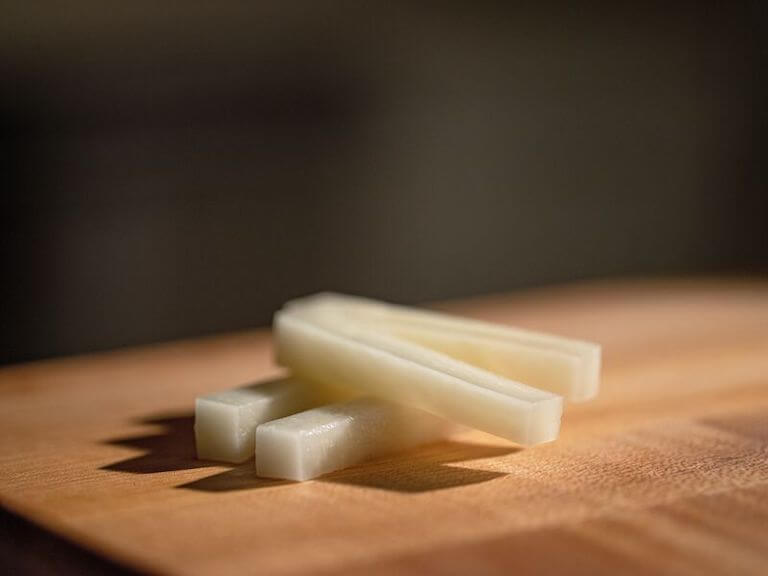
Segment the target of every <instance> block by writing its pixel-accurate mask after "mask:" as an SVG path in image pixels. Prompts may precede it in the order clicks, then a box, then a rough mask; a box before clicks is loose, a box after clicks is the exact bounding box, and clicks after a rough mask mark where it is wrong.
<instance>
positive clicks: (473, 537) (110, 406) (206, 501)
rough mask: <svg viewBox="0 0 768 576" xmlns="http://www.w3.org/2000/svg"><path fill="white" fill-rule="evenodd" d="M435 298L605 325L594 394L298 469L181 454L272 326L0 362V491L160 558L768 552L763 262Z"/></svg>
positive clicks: (594, 567) (746, 568) (612, 568)
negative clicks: (198, 417) (541, 412)
mask: <svg viewBox="0 0 768 576" xmlns="http://www.w3.org/2000/svg"><path fill="white" fill-rule="evenodd" d="M438 307H439V308H442V309H445V310H450V311H452V312H455V313H460V314H465V315H467V316H473V317H477V318H484V319H488V320H493V321H497V322H503V323H511V324H516V325H519V326H525V327H531V328H536V329H541V330H548V331H554V332H558V333H562V334H565V335H570V336H576V337H583V338H587V339H591V340H595V341H598V342H600V343H602V344H603V347H604V348H603V350H604V352H603V353H604V364H603V380H602V390H601V393H600V396H599V398H598V399H597V400H596V401H594V402H591V403H588V404H583V405H572V406H568V407H567V410H566V414H565V417H564V420H563V427H562V434H561V437H560V439H559V440H558V441H557V442H555V443H552V444H547V445H542V446H537V447H534V448H530V449H525V450H521V449H519V448H517V447H516V446H514V445H512V444H509V443H507V442H505V441H503V440H500V439H497V438H494V437H491V436H488V435H485V434H482V433H479V432H466V433H462V434H460V435H458V436H457V437H456V438H454V439H453V440H452V441H450V442H445V443H442V444H437V445H433V446H430V447H427V448H424V449H421V450H418V451H415V452H410V453H407V454H402V455H398V456H396V457H392V458H388V459H385V460H380V461H377V462H373V463H370V464H368V465H365V466H361V467H357V468H353V469H349V470H345V471H342V472H338V473H335V474H332V475H329V476H327V477H323V478H321V479H319V480H316V481H312V482H307V483H303V484H295V483H290V482H280V481H274V480H264V479H259V478H257V477H256V476H255V475H254V471H253V463H252V462H251V463H247V464H245V465H242V466H237V467H230V466H220V465H215V464H213V463H209V462H200V461H197V460H196V459H195V458H194V445H193V436H192V422H193V418H192V416H193V415H192V409H193V402H194V398H195V396H197V395H200V394H204V393H208V392H211V391H214V390H218V389H222V388H227V387H231V386H236V385H239V384H244V383H246V382H251V381H254V380H259V379H267V378H270V377H274V376H275V375H276V374H278V373H279V371H278V370H277V369H276V368H275V366H274V365H273V364H272V361H271V349H270V337H269V334H268V332H266V331H255V332H247V333H239V334H233V335H225V336H220V337H215V338H208V339H201V340H192V341H184V342H178V343H171V344H164V345H159V346H153V347H145V348H136V349H126V350H119V351H115V352H110V353H105V354H97V355H90V356H81V357H74V358H66V359H59V360H51V361H45V362H38V363H33V364H26V365H18V366H10V367H6V368H4V369H2V371H0V504H2V506H4V507H6V508H7V509H9V510H11V511H13V512H15V513H17V514H19V515H21V516H23V517H24V518H27V519H29V520H30V521H32V522H34V523H36V524H38V525H41V526H44V527H46V529H48V530H51V531H53V532H54V533H57V534H60V535H62V536H64V537H65V538H67V539H68V540H70V541H72V542H74V543H77V545H79V546H82V547H85V548H87V549H90V550H93V551H95V552H97V553H98V554H102V555H104V556H106V557H109V558H112V559H114V560H116V561H118V562H121V563H124V564H127V565H129V566H131V567H135V568H137V569H139V570H142V571H147V572H156V573H166V574H217V575H219V574H244V573H247V574H278V575H292V574H329V575H330V574H337V573H342V572H360V573H365V574H395V573H397V574H425V573H446V574H480V573H485V574H511V573H515V574H527V573H532V574H544V573H556V574H561V573H583V574H601V573H620V574H634V573H659V574H675V575H680V574H697V575H698V574H729V575H730V574H766V573H768V282H761V281H756V280H753V281H747V280H744V281H736V280H727V281H726V280H697V281H692V280H691V281H682V280H681V281H663V282H660V281H653V282H652V281H634V282H624V283H597V284H582V285H574V286H569V287H562V288H556V289H548V290H538V291H530V292H523V293H518V294H513V295H507V296H495V297H486V298H480V299H475V300H468V301H463V302H454V303H447V304H444V305H440V306H438ZM105 321H106V319H105Z"/></svg>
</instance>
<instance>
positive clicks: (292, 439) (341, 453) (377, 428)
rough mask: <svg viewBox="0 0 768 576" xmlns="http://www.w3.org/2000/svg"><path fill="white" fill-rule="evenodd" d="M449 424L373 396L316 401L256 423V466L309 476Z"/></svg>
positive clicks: (273, 473)
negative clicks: (314, 404)
mask: <svg viewBox="0 0 768 576" xmlns="http://www.w3.org/2000/svg"><path fill="white" fill-rule="evenodd" d="M454 429H455V426H453V425H451V424H450V423H448V422H446V421H445V420H443V419H441V418H438V417H436V416H433V415H431V414H428V413H426V412H423V411H421V410H416V409H414V408H406V407H404V406H398V405H396V404H391V403H389V402H384V401H381V400H375V399H372V398H358V399H355V400H351V401H349V402H346V403H341V404H331V405H328V406H321V407H319V408H314V409H312V410H307V411H305V412H299V413H298V414H294V415H292V416H287V417H285V418H280V419H279V420H273V421H271V422H267V423H265V424H261V425H260V426H259V427H258V428H257V429H256V472H257V474H258V475H259V476H265V477H268V478H283V479H288V480H299V481H300V480H309V479H311V478H315V477H317V476H320V475H322V474H327V473H328V472H333V471H335V470H341V469H343V468H348V467H349V466H354V465H355V464H360V463H362V462H365V461H366V460H370V459H372V458H377V457H380V456H384V455H387V454H391V453H394V452H398V451H401V450H407V449H409V448H413V447H416V446H420V445H422V444H428V443H431V442H435V441H438V440H442V439H445V438H446V437H447V436H448V435H450V433H451V432H452V431H453V430H454Z"/></svg>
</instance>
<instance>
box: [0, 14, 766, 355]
mask: <svg viewBox="0 0 768 576" xmlns="http://www.w3.org/2000/svg"><path fill="white" fill-rule="evenodd" d="M534 6H535V7H534ZM763 6H764V3H760V2H752V3H721V4H706V3H647V2H636V3H618V4H617V3H604V4H589V5H584V4H577V5H574V6H573V7H570V8H568V7H566V6H565V3H552V4H546V3H544V4H541V3H537V4H535V5H534V4H533V3H531V4H530V5H528V6H523V5H519V4H513V3H492V2H473V3H469V2H467V3H458V2H426V3H424V2H415V3H406V2H402V3H385V2H374V3H336V2H308V1H304V2H282V1H281V2H275V1H268V2H219V3H196V2H188V3H183V4H180V5H174V4H170V3H165V2H162V3H156V2H111V1H107V2H103V1H99V2H96V1H89V2H84V1H80V2H54V3H37V2H34V3H33V2H10V3H4V4H3V7H2V9H1V14H2V15H1V16H0V74H2V76H1V78H2V80H0V134H1V138H2V144H1V146H2V149H0V169H1V170H2V172H1V174H2V176H0V178H2V180H0V186H2V217H1V222H0V224H1V225H2V233H1V235H0V242H1V243H2V247H1V249H0V250H1V252H0V253H1V256H2V283H1V285H0V297H1V298H2V311H1V312H2V313H1V318H0V322H2V326H1V330H2V335H1V338H2V342H1V344H2V348H1V355H0V362H9V361H10V362H13V361H20V360H27V359H32V358H38V357H45V356H50V355H58V354H70V353H75V352H80V351H87V350H95V349H103V348H109V347H114V346H120V345H127V344H134V343H142V342H150V341H158V340H164V339H171V338H177V337H182V336H189V335H197V334H203V333H209V332H215V331H221V330H230V329H237V328H242V327H248V326H254V325H264V324H267V323H268V322H269V321H270V317H271V313H272V312H273V310H274V309H275V308H277V307H278V306H279V305H280V303H281V302H283V301H284V300H286V299H287V298H290V297H294V296H297V295H300V294H304V293H308V292H312V291H316V290H320V289H336V290H343V291H349V292H354V293H361V294H367V295H371V296H375V297H382V298H387V299H391V300H395V301H402V302H414V301H422V300H427V299H436V298H448V297H455V296H463V295H470V294H477V293H483V292H490V291H500V290H508V289H512V288H515V287H520V286H524V285H534V284H541V283H550V282H560V281H566V280H571V279H578V278H585V277H594V276H606V275H627V274H630V275H633V274H659V273H696V272H702V271H704V272H707V271H723V270H726V271H728V270H739V271H743V270H747V271H749V270H753V271H754V270H757V271H761V270H765V264H766V238H765V223H766V220H767V219H766V215H768V210H766V209H767V208H768V202H767V201H766V195H765V189H764V186H763V176H764V171H765V168H764V159H765V156H764V151H765V144H766V135H767V134H768V130H767V129H768V121H767V120H768V105H767V104H768V100H767V99H766V95H767V94H766V93H767V92H768V90H767V86H768V85H767V83H766V80H765V77H764V74H765V64H766V58H765V56H766V47H767V46H768V43H767V42H766V32H767V30H766V20H767V19H766V9H765V8H764V7H763Z"/></svg>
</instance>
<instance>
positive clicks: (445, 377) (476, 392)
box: [274, 305, 562, 445]
mask: <svg viewBox="0 0 768 576" xmlns="http://www.w3.org/2000/svg"><path fill="white" fill-rule="evenodd" d="M274 329H275V330H274V334H275V344H276V352H277V361H278V363H280V364H282V365H284V366H288V367H290V368H291V370H292V371H293V373H294V374H295V375H297V376H299V377H302V378H306V379H308V380H311V381H314V382H319V383H322V384H325V385H327V386H330V387H334V386H338V387H341V388H347V389H349V390H355V391H356V392H359V393H362V394H365V395H370V396H374V397H378V398H381V399H384V400H389V401H391V402H394V403H397V404H401V405H406V406H411V407H414V408H419V409H422V410H424V411H426V412H430V413H432V414H434V415H436V416H440V417H443V418H446V419H448V420H452V421H454V422H457V423H459V424H464V425H467V426H471V427H473V428H477V429H480V430H484V431H486V432H490V433H491V434H496V435H497V436H501V437H503V438H507V439H509V440H512V441H513V442H517V443H519V444H524V445H528V444H538V443H541V442H549V441H552V440H554V439H555V438H556V437H557V435H558V432H559V430H560V417H561V414H562V398H561V397H560V396H557V395H555V394H552V393H551V392H547V391H544V390H540V389H537V388H533V387H531V386H527V385H525V384H521V383H520V382H515V381H513V380H510V379H507V378H504V377H502V376H499V375H496V374H493V373H491V372H488V371H486V370H483V369H481V368H478V367H476V366H472V365H470V364H467V363H466V362H462V361H460V360H457V359H455V358H451V357H450V356H447V355H445V354H442V353H440V352H436V351H434V350H430V349H428V348H425V347H423V346H419V345H417V344H414V343H413V342H411V341H408V340H405V339H403V338H401V337H397V336H396V335H392V334H388V333H387V332H382V331H380V330H378V329H377V328H376V326H373V327H372V326H371V325H370V324H368V323H365V322H359V321H356V320H354V319H352V320H350V319H349V318H347V317H346V316H345V315H344V314H342V313H340V312H339V311H338V310H337V309H335V308H334V307H333V306H331V307H327V306H312V305H306V306H295V305H289V306H288V307H286V308H285V309H283V310H281V311H280V312H278V313H277V314H276V316H275V323H274Z"/></svg>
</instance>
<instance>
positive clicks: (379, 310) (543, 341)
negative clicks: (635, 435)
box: [285, 293, 601, 402]
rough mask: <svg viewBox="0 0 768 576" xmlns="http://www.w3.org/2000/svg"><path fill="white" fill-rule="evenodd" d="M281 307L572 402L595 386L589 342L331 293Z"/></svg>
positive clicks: (593, 347) (595, 363)
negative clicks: (328, 317)
mask: <svg viewBox="0 0 768 576" xmlns="http://www.w3.org/2000/svg"><path fill="white" fill-rule="evenodd" d="M285 308H286V309H287V310H291V309H292V310H301V309H307V308H310V309H313V310H324V311H325V312H326V313H331V314H335V315H337V316H339V317H341V318H343V319H344V320H345V321H347V322H355V323H361V324H364V325H367V326H369V327H370V329H372V330H375V331H378V332H380V333H381V332H383V333H388V334H390V335H393V336H396V337H399V338H403V339H405V340H409V341H411V342H414V343H416V344H420V345H422V346H424V347H426V348H431V349H433V350H436V351H438V352H442V353H444V354H447V355H448V356H451V357H453V358H456V359H458V360H462V361H464V362H467V363H469V364H473V365H475V366H478V367H479V368H483V369H485V370H488V371H491V372H494V373H496V374H499V375H501V376H505V377H507V378H510V379H512V380H517V381H520V382H525V383H526V384H528V385H530V386H534V387H536V388H543V389H545V390H549V391H550V392H554V393H555V394H560V395H562V396H564V397H565V398H566V399H568V400H570V401H573V402H581V401H585V400H589V399H591V398H593V397H594V396H596V395H597V393H598V390H599V384H600V357H601V350H600V345H598V344H595V343H592V342H587V341H584V340H576V339H573V338H564V337H562V336H556V335H552V334H545V333H541V332H535V331H531V330H523V329H520V328H514V327H511V326H505V325H499V324H492V323H489V322H481V321H477V320H471V319H468V318H461V317H456V316H451V315H448V314H443V313H440V312H434V311H430V310H424V309H417V308H408V307H405V306H397V305H394V304H387V303H384V302H377V301H375V300H369V299H365V298H359V297H356V296H346V295H342V294H333V293H321V294H317V295H314V296H310V297H307V298H301V299H298V300H293V301H290V302H288V303H287V304H286V306H285Z"/></svg>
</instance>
